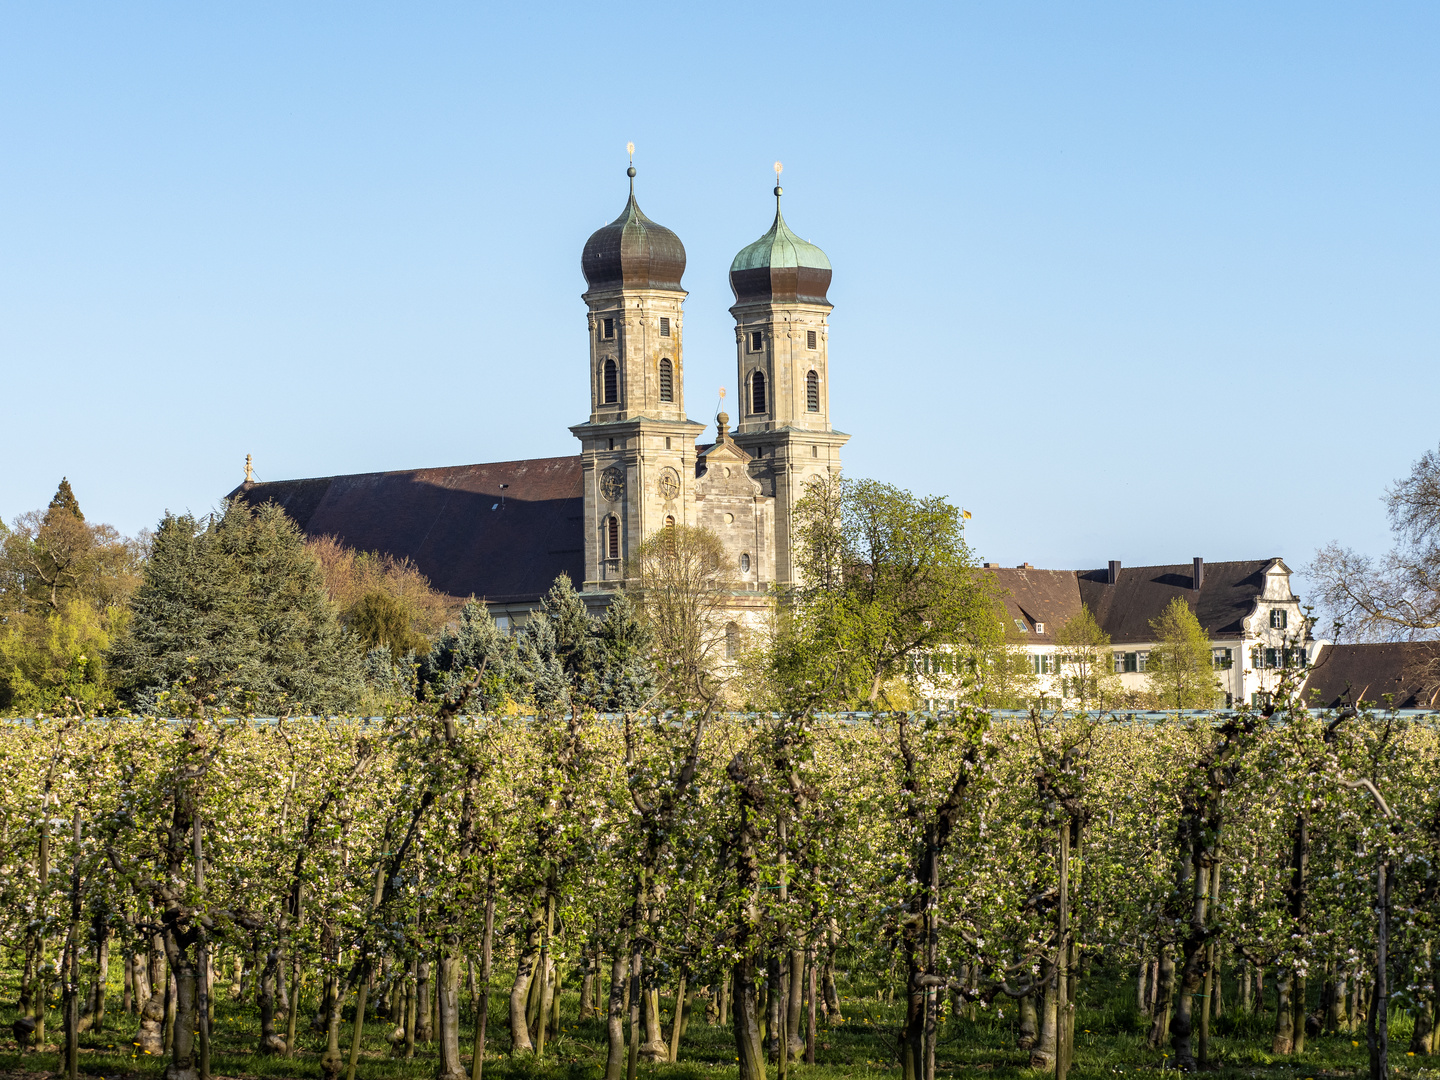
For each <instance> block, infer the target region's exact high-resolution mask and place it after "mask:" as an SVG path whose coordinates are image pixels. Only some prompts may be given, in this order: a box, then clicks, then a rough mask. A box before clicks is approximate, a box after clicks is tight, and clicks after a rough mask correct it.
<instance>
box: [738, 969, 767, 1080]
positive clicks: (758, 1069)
mask: <svg viewBox="0 0 1440 1080" xmlns="http://www.w3.org/2000/svg"><path fill="white" fill-rule="evenodd" d="M731 977H732V979H733V980H734V989H733V997H734V1001H733V1003H732V1006H733V1007H732V1011H733V1014H734V1015H733V1017H732V1023H733V1027H734V1032H735V1050H736V1054H737V1056H738V1057H739V1058H740V1076H739V1080H765V1048H764V1047H763V1046H762V1045H761V1042H760V1017H759V1011H758V1009H757V1008H756V1000H755V996H756V995H755V962H754V959H753V958H752V957H749V956H746V955H744V954H743V953H742V958H741V959H740V960H737V961H736V962H735V967H734V969H733V971H732V973H731Z"/></svg>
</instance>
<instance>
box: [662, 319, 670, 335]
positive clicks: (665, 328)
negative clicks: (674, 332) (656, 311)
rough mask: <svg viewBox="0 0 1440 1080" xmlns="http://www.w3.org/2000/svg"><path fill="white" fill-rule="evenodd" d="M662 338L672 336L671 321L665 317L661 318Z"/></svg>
mask: <svg viewBox="0 0 1440 1080" xmlns="http://www.w3.org/2000/svg"><path fill="white" fill-rule="evenodd" d="M660 336H661V337H669V336H670V320H669V319H667V318H666V317H665V316H664V315H662V316H660Z"/></svg>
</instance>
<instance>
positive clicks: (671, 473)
mask: <svg viewBox="0 0 1440 1080" xmlns="http://www.w3.org/2000/svg"><path fill="white" fill-rule="evenodd" d="M656 486H657V487H658V488H659V490H660V497H661V498H662V499H665V500H667V501H668V500H670V499H673V498H675V496H676V495H679V494H680V474H679V473H677V472H676V471H675V470H674V469H666V470H665V471H664V472H662V473H661V474H660V479H659V481H658V482H657V484H656Z"/></svg>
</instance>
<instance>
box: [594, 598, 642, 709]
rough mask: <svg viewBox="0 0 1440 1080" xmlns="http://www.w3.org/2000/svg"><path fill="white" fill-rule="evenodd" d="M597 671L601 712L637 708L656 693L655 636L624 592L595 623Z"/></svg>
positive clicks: (595, 699)
mask: <svg viewBox="0 0 1440 1080" xmlns="http://www.w3.org/2000/svg"><path fill="white" fill-rule="evenodd" d="M594 632H595V646H596V650H595V651H596V653H597V655H598V657H599V662H598V667H597V671H596V688H595V696H594V698H593V700H592V704H593V705H594V707H595V708H596V709H598V710H600V711H601V712H620V711H621V710H623V709H637V708H639V707H640V706H642V705H644V704H645V703H646V702H648V701H650V700H651V698H652V697H654V694H655V685H656V684H655V667H654V665H653V664H652V663H651V660H650V646H651V643H652V639H653V635H652V633H651V631H650V626H649V624H648V623H647V622H645V620H644V619H642V618H641V617H640V612H639V611H638V610H636V607H635V605H634V603H632V602H631V600H630V598H629V597H628V596H626V595H625V594H624V593H621V594H620V595H618V596H616V597H615V599H614V600H612V601H611V602H610V607H609V608H608V609H607V610H606V612H605V616H604V618H602V619H600V620H599V621H598V622H597V623H595V624H594Z"/></svg>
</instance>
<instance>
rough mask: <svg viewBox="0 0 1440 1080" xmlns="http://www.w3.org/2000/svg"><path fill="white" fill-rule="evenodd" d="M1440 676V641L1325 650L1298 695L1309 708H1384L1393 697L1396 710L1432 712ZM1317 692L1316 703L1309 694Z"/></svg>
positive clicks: (1339, 646)
mask: <svg viewBox="0 0 1440 1080" xmlns="http://www.w3.org/2000/svg"><path fill="white" fill-rule="evenodd" d="M1437 676H1440V641H1400V642H1388V643H1385V644H1379V645H1325V646H1323V647H1322V648H1321V649H1320V654H1319V655H1318V656H1317V657H1316V658H1315V663H1314V665H1313V666H1312V667H1311V668H1310V674H1309V675H1307V676H1306V678H1305V687H1304V689H1303V690H1302V691H1301V693H1302V695H1303V698H1304V701H1305V702H1306V703H1307V704H1309V703H1311V702H1312V701H1318V703H1319V704H1320V705H1321V706H1325V707H1330V706H1337V705H1341V704H1347V703H1354V702H1357V701H1374V702H1377V703H1380V704H1383V703H1384V696H1385V695H1386V694H1394V695H1395V697H1394V704H1395V707H1396V708H1397V709H1429V708H1434V707H1435V705H1436V702H1437V698H1440V694H1437V692H1436V691H1437V687H1436V683H1437V681H1440V680H1437ZM1314 690H1318V691H1319V692H1320V693H1319V697H1318V698H1315V697H1314V696H1313V695H1312V693H1311V692H1312V691H1314Z"/></svg>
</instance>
